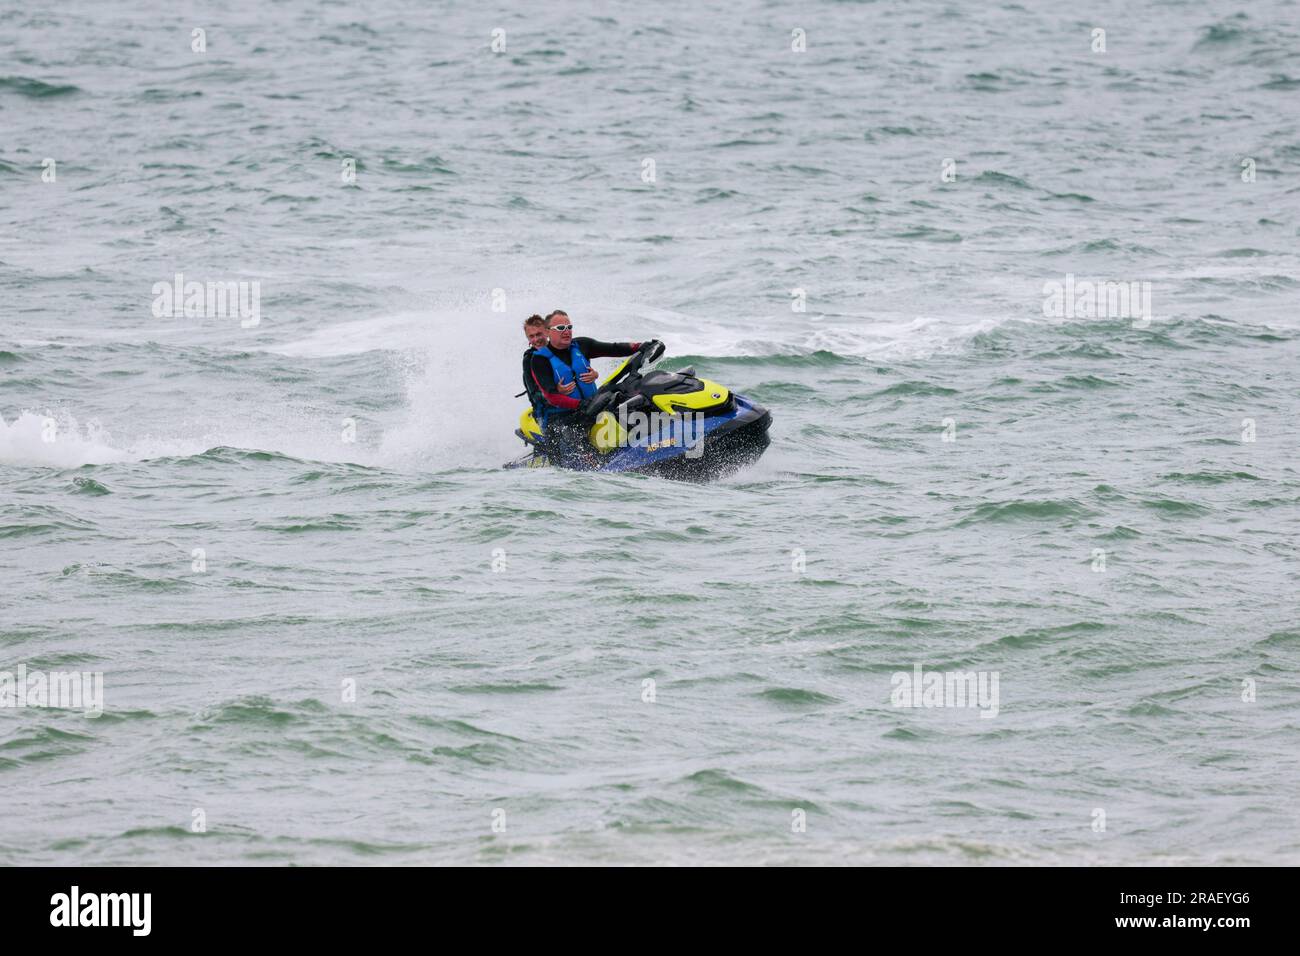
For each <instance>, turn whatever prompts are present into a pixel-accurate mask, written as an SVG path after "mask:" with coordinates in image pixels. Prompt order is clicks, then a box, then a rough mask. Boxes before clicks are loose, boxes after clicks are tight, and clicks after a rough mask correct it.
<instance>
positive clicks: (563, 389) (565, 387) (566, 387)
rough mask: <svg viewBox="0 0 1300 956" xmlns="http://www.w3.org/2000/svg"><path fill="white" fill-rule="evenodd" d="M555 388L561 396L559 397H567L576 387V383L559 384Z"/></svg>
mask: <svg viewBox="0 0 1300 956" xmlns="http://www.w3.org/2000/svg"><path fill="white" fill-rule="evenodd" d="M557 387H558V388H559V390H560V394H561V395H568V394H569V393H570V392H571V391H573V390H574V389H575V388H577V387H578V383H577V382H561V383H560V384H559V385H558V386H557Z"/></svg>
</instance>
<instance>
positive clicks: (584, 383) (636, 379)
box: [505, 313, 772, 481]
mask: <svg viewBox="0 0 1300 956" xmlns="http://www.w3.org/2000/svg"><path fill="white" fill-rule="evenodd" d="M560 315H561V316H562V318H560V319H559V320H558V321H557V320H555V319H552V323H553V324H552V338H551V344H550V345H549V346H547V347H544V348H542V349H539V350H538V351H537V352H535V353H534V354H533V356H532V358H531V360H530V367H531V368H533V369H535V370H536V372H537V379H539V380H541V379H546V382H545V385H546V386H549V385H550V379H548V378H547V377H546V375H545V373H544V370H542V369H540V368H538V367H537V366H538V364H539V360H540V361H541V362H546V363H547V364H549V365H550V371H551V373H552V375H553V376H554V382H555V384H554V387H553V388H552V387H542V385H543V383H542V382H541V381H538V382H537V383H535V384H537V385H538V389H537V391H538V393H539V394H540V395H541V396H542V399H541V401H542V403H543V404H542V405H541V407H540V419H541V420H540V421H539V414H538V411H537V409H538V406H536V405H535V406H534V408H533V409H530V410H528V411H525V412H524V413H523V414H522V415H521V416H520V419H519V424H520V427H519V429H518V430H516V432H515V434H516V435H518V436H519V437H520V438H522V439H523V440H524V441H525V442H526V443H527V444H529V445H531V446H533V449H534V450H533V451H532V453H531V454H529V455H526V456H524V457H523V458H521V459H519V460H518V461H513V462H510V463H509V464H507V465H506V466H505V467H507V468H541V467H547V466H552V465H556V466H559V467H563V468H569V469H574V470H582V471H635V472H643V473H647V474H657V475H662V476H664V477H667V478H679V479H684V480H691V481H711V480H713V479H714V478H719V477H722V476H724V475H726V474H729V473H731V472H732V471H735V470H736V469H737V468H740V467H742V466H744V465H746V464H749V463H751V462H753V461H756V460H757V459H758V458H759V457H760V456H761V455H762V454H763V451H764V450H765V449H766V448H767V446H768V443H769V440H770V439H769V438H768V434H767V432H768V427H769V426H770V425H771V423H772V416H771V414H770V413H769V412H768V411H767V409H765V408H763V407H762V406H761V405H758V404H757V403H755V402H753V401H751V400H750V399H748V398H746V397H745V396H743V395H737V394H735V393H734V392H731V391H729V390H728V389H727V388H725V387H723V386H721V385H719V384H717V383H716V382H710V381H708V380H707V379H701V378H697V377H696V375H695V370H694V369H693V368H685V369H682V370H681V371H680V372H661V371H645V372H643V371H642V369H643V368H644V367H645V366H647V365H650V364H651V363H653V362H655V361H656V360H657V359H658V358H659V357H660V356H661V355H663V352H664V346H663V343H661V342H657V341H650V342H646V343H643V344H641V345H639V346H637V345H636V344H635V343H628V344H626V345H622V344H619V345H606V344H605V343H599V342H594V341H593V340H590V339H572V336H571V334H570V336H569V338H570V340H571V342H572V345H571V346H570V348H569V350H568V354H567V355H565V354H564V351H565V350H563V349H561V348H559V346H558V344H557V343H556V338H557V337H562V336H564V335H565V334H566V333H571V332H572V329H561V330H558V333H557V330H556V329H555V325H569V324H570V323H569V322H568V317H567V316H563V313H561V314H560ZM584 346H585V347H587V348H591V349H592V350H593V351H596V352H598V353H599V352H603V351H604V350H606V349H620V350H634V351H635V354H633V355H632V357H631V358H629V359H628V361H626V362H624V363H623V364H622V365H621V366H619V368H618V369H617V370H615V372H614V373H613V374H612V375H611V376H610V377H609V378H607V379H606V380H605V382H604V383H603V384H602V385H601V386H600V387H599V388H597V387H596V386H595V384H594V383H595V380H596V377H597V374H596V372H595V371H594V370H592V369H591V368H590V365H589V364H588V363H587V362H586V361H585V359H586V357H587V355H586V354H584ZM575 352H576V353H577V357H575V356H574V353H575ZM616 354H628V351H620V352H618V353H616ZM566 385H567V386H568V387H567V388H566V387H565V386H566ZM575 394H576V395H581V396H582V397H581V398H573V395H575ZM530 397H531V396H530ZM555 397H560V398H565V397H568V398H569V399H570V402H571V403H572V405H571V406H569V407H566V408H565V409H564V410H562V411H561V410H559V408H558V406H557V405H556V404H555V403H554V401H553V399H554V398H555ZM565 404H566V405H568V404H569V403H565ZM557 420H558V422H559V429H558V430H557V429H556V422H557Z"/></svg>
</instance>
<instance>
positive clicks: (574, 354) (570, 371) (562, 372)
mask: <svg viewBox="0 0 1300 956" xmlns="http://www.w3.org/2000/svg"><path fill="white" fill-rule="evenodd" d="M537 354H538V355H543V356H545V357H546V358H548V359H550V360H551V370H552V371H554V372H555V384H556V385H562V384H564V383H565V382H573V383H575V384H576V385H577V386H578V387H577V388H575V389H574V390H573V391H571V392H570V393H569V397H570V398H576V399H578V400H579V401H582V400H583V399H584V398H595V396H596V383H595V382H584V381H583V380H582V379H580V378H579V377H578V376H579V375H582V374H583V373H584V372H587V371H589V370H590V369H591V364H590V363H589V362H588V361H587V356H585V355H583V354H582V349H580V348H578V343H577V342H574V343H573V344H571V345H570V346H569V356H570V357H571V358H572V359H573V364H572V365H566V364H565V363H564V361H563V360H562V359H561V358H560V357H559V356H558V355H556V354H555V353H554V352H552V351H551V349H550V347H549V346H547V347H546V348H540V349H538V350H537ZM563 411H566V409H563V408H556V407H555V406H554V405H552V404H550V403H549V402H548V403H547V404H546V408H545V410H544V411H543V412H542V421H541V424H543V425H544V424H546V420H547V419H548V418H550V417H551V416H552V415H554V414H555V413H556V412H563Z"/></svg>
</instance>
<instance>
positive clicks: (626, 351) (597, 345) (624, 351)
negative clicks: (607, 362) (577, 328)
mask: <svg viewBox="0 0 1300 956" xmlns="http://www.w3.org/2000/svg"><path fill="white" fill-rule="evenodd" d="M573 341H574V342H576V343H577V344H578V348H580V349H581V350H582V354H583V355H585V356H587V358H589V359H594V358H622V357H623V356H625V355H635V354H636V350H637V349H639V348H640V347H641V343H640V342H597V341H596V340H595V339H589V338H587V337H586V336H585V335H580V336H578V337H577V338H576V339H574V340H573Z"/></svg>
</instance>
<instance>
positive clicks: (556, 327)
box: [551, 325, 573, 332]
mask: <svg viewBox="0 0 1300 956" xmlns="http://www.w3.org/2000/svg"><path fill="white" fill-rule="evenodd" d="M572 328H573V326H571V325H552V326H551V331H552V332H568V331H570V330H571V329H572Z"/></svg>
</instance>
